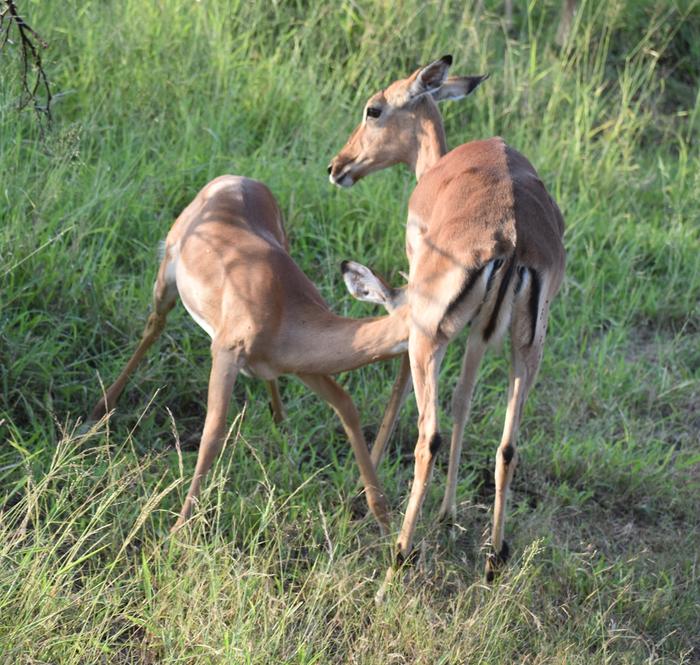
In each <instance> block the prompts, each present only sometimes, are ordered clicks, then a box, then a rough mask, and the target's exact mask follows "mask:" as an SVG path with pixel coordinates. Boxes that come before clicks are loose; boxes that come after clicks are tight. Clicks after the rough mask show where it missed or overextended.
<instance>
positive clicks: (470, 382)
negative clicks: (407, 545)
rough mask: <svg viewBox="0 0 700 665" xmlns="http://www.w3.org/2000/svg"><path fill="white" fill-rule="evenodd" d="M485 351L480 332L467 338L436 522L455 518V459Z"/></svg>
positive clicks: (456, 392) (453, 399) (454, 404)
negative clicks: (446, 467)
mask: <svg viewBox="0 0 700 665" xmlns="http://www.w3.org/2000/svg"><path fill="white" fill-rule="evenodd" d="M485 351H486V342H484V339H483V337H482V335H481V332H480V331H475V332H474V333H472V334H470V335H469V339H468V340H467V350H466V352H465V354H464V359H463V361H462V371H461V373H460V376H459V381H458V382H457V387H456V388H455V391H454V394H453V395H452V419H453V424H452V440H451V441H450V464H449V467H448V470H447V485H446V487H445V496H444V498H443V500H442V506H441V507H440V514H439V517H438V519H440V520H449V521H454V519H455V517H456V516H457V500H456V496H457V477H458V474H459V460H460V457H461V454H462V440H463V438H464V427H465V425H466V423H467V420H468V418H469V412H470V410H471V402H472V396H473V395H474V386H475V385H476V378H477V374H478V372H479V366H480V365H481V360H482V358H483V357H484V352H485Z"/></svg>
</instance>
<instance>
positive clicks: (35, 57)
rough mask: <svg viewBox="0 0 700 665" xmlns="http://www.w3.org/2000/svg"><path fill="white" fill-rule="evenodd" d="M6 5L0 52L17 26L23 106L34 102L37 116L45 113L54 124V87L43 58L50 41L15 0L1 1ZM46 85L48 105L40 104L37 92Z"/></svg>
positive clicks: (1, 21)
mask: <svg viewBox="0 0 700 665" xmlns="http://www.w3.org/2000/svg"><path fill="white" fill-rule="evenodd" d="M2 4H4V5H5V7H4V9H2V10H1V11H0V51H1V50H2V49H3V48H4V47H5V45H6V44H8V43H10V44H13V43H14V42H13V41H12V39H11V35H12V33H13V26H14V27H15V28H16V34H18V35H19V43H20V46H21V49H22V96H21V97H20V102H19V108H20V109H23V108H25V107H27V106H28V105H29V104H30V103H31V104H33V105H34V110H35V111H36V113H37V115H39V116H41V114H44V115H45V117H46V119H47V121H48V123H49V124H51V99H52V95H51V88H50V86H49V80H48V78H47V77H46V72H45V71H44V66H43V64H42V61H41V52H40V50H39V49H40V48H47V47H48V44H47V43H46V42H45V41H44V40H43V39H42V38H41V36H40V35H39V34H38V33H37V32H36V31H35V30H34V29H33V28H32V27H31V26H30V25H29V24H28V23H26V22H25V20H24V19H23V18H22V17H21V16H20V15H19V12H18V11H17V6H16V4H15V0H0V6H2ZM30 68H31V69H33V71H34V72H35V76H34V80H33V81H31V78H32V76H31V73H30ZM40 88H43V92H44V93H45V95H46V104H44V105H42V104H40V103H39V100H38V98H37V95H38V94H39V89H40Z"/></svg>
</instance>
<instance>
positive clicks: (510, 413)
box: [486, 303, 548, 582]
mask: <svg viewBox="0 0 700 665" xmlns="http://www.w3.org/2000/svg"><path fill="white" fill-rule="evenodd" d="M547 316H548V307H547V304H546V303H545V304H544V305H542V306H541V307H540V308H539V310H538V315H537V317H536V319H535V320H534V321H533V318H532V317H531V316H525V315H523V313H522V309H520V310H519V311H518V310H516V312H514V320H513V326H512V335H511V336H512V340H511V345H512V346H511V357H512V362H511V371H510V381H509V386H508V407H507V409H506V420H505V424H504V426H503V435H502V437H501V443H500V445H499V446H498V451H497V452H496V471H495V483H496V493H495V497H494V505H493V528H492V532H491V547H492V552H491V554H489V556H488V558H487V560H486V580H487V581H488V582H491V581H492V580H493V579H494V577H495V575H496V573H497V571H498V569H499V568H500V567H501V566H502V565H503V564H504V563H505V562H506V561H507V559H508V556H509V555H510V548H509V547H508V543H507V542H506V541H505V539H504V530H505V519H506V502H507V499H508V492H509V490H510V484H511V482H512V480H513V474H514V473H515V467H516V465H517V462H518V451H517V447H516V443H517V436H518V430H519V428H520V422H521V420H522V415H523V407H524V406H525V401H526V399H527V396H528V393H529V392H530V389H531V388H532V385H533V384H534V382H535V378H536V377H537V370H538V369H539V366H540V361H541V359H542V349H543V347H544V339H545V334H546V329H547ZM523 321H527V325H523ZM530 330H532V331H533V332H532V334H530Z"/></svg>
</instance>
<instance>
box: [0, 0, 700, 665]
mask: <svg viewBox="0 0 700 665" xmlns="http://www.w3.org/2000/svg"><path fill="white" fill-rule="evenodd" d="M19 4H20V5H21V8H22V10H23V11H24V12H25V13H26V14H27V17H28V18H29V20H30V23H32V25H34V27H36V28H37V29H38V30H39V31H40V32H41V33H42V34H43V36H44V37H45V38H47V39H48V41H49V42H50V44H51V47H50V50H49V51H48V52H47V54H46V62H47V66H48V71H49V74H50V77H51V80H52V82H53V85H54V88H55V92H56V93H58V94H57V95H56V97H57V98H56V103H55V107H54V114H55V123H54V126H53V128H52V129H51V130H50V131H49V132H44V133H42V131H41V130H40V128H39V126H38V123H37V121H36V119H35V118H34V116H33V115H32V114H31V112H24V113H22V114H18V113H17V112H16V110H15V108H16V97H17V91H18V88H17V73H18V68H17V66H16V64H17V63H16V61H15V60H13V58H14V56H15V55H16V53H15V52H14V51H12V49H10V50H9V51H8V50H7V49H6V50H5V51H3V54H2V56H1V58H2V59H0V146H1V151H0V173H1V174H2V177H1V179H0V219H1V221H2V223H1V224H0V381H1V384H0V442H1V444H0V483H1V485H0V487H1V490H0V506H1V508H0V510H1V511H2V512H0V515H1V518H0V661H1V662H3V663H4V662H8V663H76V664H77V663H97V662H105V663H160V662H187V663H195V662H196V663H200V662H205V663H206V662H212V663H214V662H232V663H278V662H285V663H344V662H351V663H426V664H427V663H431V664H432V663H461V662H465V663H477V662H483V663H511V662H522V663H531V664H532V663H657V662H664V663H677V662H678V663H690V662H700V638H699V637H698V635H700V579H699V576H700V571H699V563H700V561H699V552H700V518H699V517H698V515H699V513H698V502H699V501H700V436H699V433H700V406H699V405H700V311H699V307H698V303H699V302H700V258H699V257H700V251H698V250H699V249H700V238H699V235H700V231H699V229H700V215H699V213H698V202H699V200H700V156H699V155H698V130H699V128H700V126H699V123H700V104H699V103H698V91H697V81H698V77H699V76H700V71H699V69H698V63H700V47H699V46H698V45H699V44H700V11H699V8H698V4H697V3H680V2H677V3H676V2H658V3H653V2H633V1H632V0H628V1H627V2H625V1H624V0H612V1H611V2H608V3H595V2H581V3H580V4H581V5H582V8H581V10H580V12H579V15H578V20H577V24H576V26H575V32H574V34H573V36H572V38H571V40H570V42H569V44H568V45H567V46H566V47H565V48H564V49H563V50H561V51H560V50H558V49H556V48H555V47H554V46H553V34H554V31H555V28H556V16H557V8H556V6H555V5H556V4H557V3H555V2H554V1H553V0H551V1H550V0H547V1H544V0H534V1H533V2H530V3H525V2H517V3H516V14H515V25H514V27H513V30H512V32H511V34H510V35H507V34H506V33H505V32H504V29H503V26H502V23H501V12H502V7H501V3H500V2H486V3H483V4H485V9H484V10H483V13H482V14H481V15H477V13H476V11H477V7H478V6H479V5H480V3H478V2H475V1H474V2H472V1H471V0H469V1H467V2H466V3H464V2H451V1H447V2H441V3H423V2H418V0H415V1H414V0H405V1H404V2H402V3H384V2H377V3H370V2H365V1H364V0H363V1H361V2H338V3H324V2H319V1H317V0H309V1H308V2H301V1H298V2H290V3H243V2H238V1H237V0H230V1H221V2H208V1H206V2H191V1H185V0H162V1H159V2H140V1H137V0H122V1H119V2H97V1H94V2H77V1H74V0H71V1H69V2H65V3H47V2H38V0H23V1H22V2H20V3H19ZM443 53H452V54H453V55H454V60H455V65H454V67H453V69H454V71H455V72H456V73H482V72H489V73H490V74H491V79H490V80H489V81H487V82H486V83H485V84H484V85H482V86H481V88H480V89H479V91H478V92H477V93H476V94H475V95H474V96H473V97H471V98H469V99H468V100H465V101H463V102H457V103H454V104H452V105H448V106H445V107H444V112H445V116H446V123H447V134H448V141H449V142H450V144H451V145H456V144H458V143H460V142H464V141H467V140H470V139H472V138H481V137H486V136H491V135H494V134H499V135H501V136H503V137H505V138H506V140H507V141H508V142H509V143H511V144H512V145H513V146H515V147H517V148H518V149H519V150H521V151H522V152H524V153H525V154H526V155H527V156H528V157H529V158H530V159H531V161H532V162H533V163H534V164H535V165H536V166H537V168H538V169H539V171H540V174H541V176H542V177H543V179H544V181H545V182H546V183H547V185H548V187H549V189H550V191H551V192H552V193H553V195H554V196H555V198H556V199H557V200H558V202H559V204H560V206H561V208H562V210H563V212H564V215H565V218H566V221H567V233H566V246H567V250H568V255H569V263H568V273H567V279H566V282H565V284H564V287H563V289H562V291H561V294H560V296H559V298H558V299H557V301H556V303H555V305H554V307H553V310H552V319H551V324H550V335H549V339H548V343H547V346H546V349H545V358H544V362H543V366H542V370H541V373H540V378H539V381H538V385H537V387H536V389H535V390H534V392H533V394H532V396H531V397H530V399H529V402H528V404H527V407H526V416H525V422H524V426H523V430H522V437H521V449H520V450H521V465H520V467H519V469H518V473H517V476H516V479H515V482H514V491H513V496H512V501H511V511H510V515H509V522H508V525H507V532H508V539H509V541H510V543H511V546H512V548H513V549H514V558H513V560H512V565H511V566H510V567H509V569H508V571H507V573H506V574H505V575H504V577H503V578H502V580H501V582H500V583H499V584H498V585H496V586H495V587H493V588H489V587H487V586H485V585H484V584H483V583H482V570H483V559H484V555H483V553H482V552H481V551H480V548H481V546H482V543H483V542H484V540H485V537H486V530H487V528H488V525H489V521H490V505H491V501H492V494H493V488H492V481H491V478H492V465H493V457H494V453H495V448H496V444H497V440H498V437H499V435H500V429H501V427H502V422H503V417H504V412H505V390H506V385H507V378H506V377H507V364H506V362H505V360H504V357H503V356H504V354H499V353H495V354H491V356H490V357H489V358H488V359H487V361H486V363H485V365H484V367H483V369H482V373H481V380H480V384H479V386H478V388H477V393H476V396H475V401H474V408H473V416H472V420H471V423H470V425H469V426H468V428H467V434H466V437H467V443H466V446H465V453H464V458H463V470H462V474H461V481H460V486H459V501H460V503H459V513H458V526H457V527H456V528H455V529H454V531H452V532H451V533H447V532H445V531H443V530H442V529H440V528H438V527H436V526H434V524H433V516H434V515H435V512H436V510H437V507H438V503H439V500H440V497H441V491H442V486H443V483H444V472H445V468H444V467H445V463H446V460H445V459H442V460H440V463H439V465H438V469H437V471H436V474H435V479H434V482H433V486H432V488H431V491H430V493H429V496H428V499H427V501H426V506H425V509H424V517H423V520H422V522H421V525H420V527H419V533H418V539H419V546H420V547H421V549H422V552H423V553H422V556H421V561H420V564H419V566H418V567H417V569H416V570H415V571H414V572H413V574H412V577H411V578H410V579H408V580H407V581H406V584H405V585H404V586H399V587H397V588H396V589H395V590H394V591H393V593H392V594H391V596H390V597H389V599H388V601H387V603H386V604H385V605H384V606H383V607H381V608H379V609H377V608H375V606H374V604H373V601H372V598H373V594H374V592H375V591H376V589H377V585H378V582H379V580H380V579H381V576H382V574H383V570H384V568H385V567H386V565H387V564H388V562H389V558H390V552H391V547H390V545H389V542H382V541H380V540H379V539H378V533H377V529H376V527H375V525H374V523H373V522H372V521H371V520H368V519H367V518H362V515H363V513H364V508H363V504H362V501H358V500H357V499H356V498H355V483H356V476H357V473H356V469H355V466H354V463H353V460H352V457H351V455H349V446H348V444H347V442H346V440H345V438H344V436H343V434H342V432H341V431H340V428H339V426H338V423H337V422H336V420H335V419H334V417H333V414H332V413H331V411H330V410H329V409H328V408H327V407H326V406H325V405H323V404H321V403H319V402H318V400H317V399H316V398H315V397H314V396H313V395H311V394H310V393H308V392H307V391H306V390H304V389H303V387H302V386H300V385H299V384H298V383H297V382H295V381H291V380H283V384H282V388H283V397H284V400H285V403H286V405H287V408H288V410H289V414H290V417H289V419H288V420H287V421H286V422H285V423H283V424H282V425H281V426H279V427H276V426H275V425H274V424H273V423H272V420H271V417H270V415H269V412H268V408H267V404H266V398H265V391H264V387H263V385H262V384H260V383H259V382H255V381H252V380H245V379H242V380H241V381H239V383H238V384H237V386H236V391H235V403H236V408H234V409H233V410H232V411H233V412H234V414H233V416H232V430H231V436H230V438H229V441H228V444H227V447H226V450H225V452H224V454H223V455H222V456H221V459H220V461H219V463H218V464H217V466H216V468H215V471H214V472H213V473H212V474H211V478H210V482H209V483H208V485H207V490H206V492H205V495H204V497H203V501H202V511H201V514H199V515H198V516H197V518H196V519H195V521H194V523H193V526H192V528H191V529H190V530H189V532H187V533H183V534H181V535H179V536H178V537H176V538H171V537H169V536H168V528H169V526H170V525H171V524H172V522H173V519H174V513H175V511H177V510H178V509H179V506H180V503H181V500H182V498H183V496H184V491H185V483H186V482H187V481H188V480H189V477H190V474H191V473H192V469H193V465H194V459H195V456H196V435H197V432H198V431H199V428H200V427H201V423H202V418H203V411H204V398H205V389H206V379H207V374H208V344H207V339H206V337H205V335H204V334H203V333H202V332H201V331H200V330H199V329H198V328H197V327H196V326H195V324H194V323H193V322H192V321H191V320H190V319H189V318H188V317H187V315H186V314H184V313H183V311H182V309H181V308H178V309H177V310H176V311H175V312H174V313H173V314H172V315H171V318H170V325H169V328H168V330H167V331H166V333H165V335H164V337H163V338H162V340H161V342H160V343H159V344H158V346H157V349H155V350H154V352H153V353H152V354H151V355H150V357H149V359H148V361H147V362H145V363H144V365H143V366H142V368H140V369H139V371H138V373H137V377H136V379H135V381H134V382H132V384H131V385H130V386H129V387H128V389H127V391H126V393H125V395H124V397H123V400H122V402H121V403H120V407H119V409H118V412H117V413H116V414H115V415H114V416H113V417H112V418H111V419H110V420H109V422H104V423H102V424H101V425H100V426H99V427H98V428H96V429H94V430H92V431H91V432H90V433H89V434H87V435H79V434H78V433H77V429H76V427H77V424H78V422H79V420H80V419H81V418H83V417H84V415H85V413H86V412H87V410H88V409H89V407H90V406H91V405H92V403H93V402H94V401H95V399H96V398H97V396H98V395H99V393H100V381H104V382H108V381H110V380H111V379H112V378H114V376H115V375H116V373H117V372H118V370H119V368H120V366H121V365H122V364H123V363H124V362H125V360H126V358H127V357H128V355H129V353H130V351H131V349H132V347H133V345H134V344H135V342H136V341H137V339H138V338H139V336H140V333H141V329H142V326H143V323H144V321H145V317H146V313H147V307H148V303H149V300H150V290H151V285H152V281H153V279H154V276H155V270H156V258H155V256H156V253H155V248H156V245H157V242H158V240H159V239H161V238H163V237H164V236H165V233H166V232H167V229H168V227H169V225H170V224H171V222H172V220H173V219H174V217H175V216H176V215H177V214H178V213H179V211H180V210H181V209H182V208H183V207H184V205H186V203H187V202H188V201H189V200H190V199H191V198H192V197H193V195H194V194H195V193H196V191H197V190H198V189H199V187H201V186H202V185H203V184H204V183H205V182H207V181H208V180H209V179H211V178H212V177H214V176H216V175H218V174H221V173H239V174H245V175H248V176H252V177H255V178H259V179H261V180H263V181H265V182H266V183H267V184H268V185H269V186H270V187H271V189H272V190H273V192H274V193H275V194H276V196H277V197H278V199H279V201H280V203H281V206H282V208H283V210H284V211H285V215H286V222H287V228H288V230H289V233H290V237H291V247H292V254H293V255H294V256H295V258H296V259H297V260H298V262H299V263H300V265H301V266H302V267H303V268H304V270H305V271H306V272H307V273H308V274H309V275H310V276H311V277H312V278H313V279H314V281H315V282H316V283H317V284H318V285H319V287H320V289H321V290H322V292H323V294H324V295H325V296H326V297H327V298H328V300H329V301H330V302H332V303H334V306H335V309H336V311H338V312H342V313H347V314H353V315H361V314H364V313H368V309H367V308H366V307H364V306H362V305H361V304H359V303H354V302H351V301H350V299H349V298H348V297H347V296H346V295H345V293H344V289H343V287H342V284H341V280H340V276H339V271H338V264H339V261H340V260H341V259H343V258H347V257H352V258H356V259H358V260H361V261H363V262H365V263H369V264H371V265H373V266H375V267H377V268H378V269H380V270H383V271H385V272H386V273H388V274H389V275H391V276H392V278H393V279H394V280H395V281H398V280H399V279H400V278H399V276H398V271H399V270H404V269H405V268H406V259H405V256H404V254H403V223H404V219H405V211H406V201H407V199H408V195H409V193H410V191H411V188H412V186H413V179H412V176H411V175H410V174H409V173H408V172H407V171H406V170H405V169H403V168H396V169H393V170H391V171H388V172H385V173H382V174H381V175H377V176H375V177H374V178H372V179H369V180H367V181H366V182H363V183H361V184H360V185H358V186H357V187H355V188H353V189H352V190H351V191H350V192H348V191H339V190H336V189H334V188H332V187H331V186H330V185H329V184H328V182H327V179H326V173H325V167H326V164H327V163H328V160H329V158H330V157H331V156H332V155H333V154H334V153H335V151H337V149H338V148H339V147H340V146H341V145H342V143H343V142H344V140H345V138H346V136H347V135H348V133H349V131H350V130H351V128H352V127H353V126H354V125H355V124H356V122H357V121H358V119H359V117H360V112H361V107H362V103H363V101H364V99H365V98H366V97H367V96H368V95H369V94H370V93H371V92H373V91H374V90H376V89H377V88H378V87H380V86H381V85H384V84H386V83H388V82H389V81H391V80H393V79H394V78H396V77H398V76H404V75H405V74H406V73H407V72H409V71H411V70H412V69H413V68H415V67H416V66H417V65H418V64H421V63H425V62H427V61H428V60H430V59H432V58H435V57H439V56H440V55H442V54H443ZM13 54H14V55H13ZM460 351H461V345H460V343H455V344H454V345H453V346H452V348H451V351H450V353H449V354H448V357H447V360H446V363H445V367H444V371H443V375H442V386H443V387H444V388H443V395H445V396H447V395H449V393H450V387H451V386H453V385H454V382H455V380H456V376H457V368H458V363H459V359H460ZM395 371H396V367H395V366H394V365H391V364H390V365H385V366H375V367H369V368H365V369H363V370H361V371H358V372H355V373H353V374H351V375H347V376H343V377H342V381H343V383H344V384H345V385H346V386H347V387H348V389H349V390H350V392H351V394H352V395H353V397H355V398H356V401H357V403H358V405H359V406H360V409H361V412H362V414H363V419H364V423H365V424H366V427H367V434H368V438H371V435H372V433H373V431H374V429H375V428H376V425H377V423H378V421H379V419H380V417H381V411H382V407H383V405H384V404H385V402H386V400H387V399H388V395H389V388H390V382H391V379H392V376H393V374H394V372H395ZM446 406H447V401H446V402H445V407H446ZM415 419H416V414H415V407H414V406H413V405H410V404H409V406H408V408H406V409H405V412H404V414H403V415H402V418H401V422H400V425H399V428H398V431H397V434H396V435H395V437H394V440H393V442H392V444H391V447H390V452H389V454H388V456H387V459H386V461H385V463H384V465H383V467H382V470H381V477H382V479H383V481H384V482H385V486H386V488H387V490H388V492H389V495H390V497H391V501H392V504H393V506H394V507H395V510H396V513H397V516H398V514H399V513H400V512H401V511H402V501H403V500H404V499H405V497H406V495H407V490H408V484H409V482H410V478H411V474H412V459H411V455H412V448H413V443H414V439H415V434H416V428H415ZM443 427H444V429H445V430H447V428H448V427H449V414H448V412H447V409H446V408H445V413H444V416H443ZM192 439H194V442H193V441H192ZM444 457H446V455H444V456H443V458H444ZM396 521H397V522H398V519H397V520H396Z"/></svg>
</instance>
